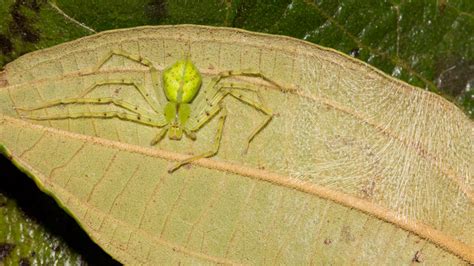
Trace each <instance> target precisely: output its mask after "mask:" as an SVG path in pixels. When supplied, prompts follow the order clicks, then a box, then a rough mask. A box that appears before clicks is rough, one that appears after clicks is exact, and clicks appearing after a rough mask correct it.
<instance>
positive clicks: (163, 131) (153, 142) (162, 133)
mask: <svg viewBox="0 0 474 266" xmlns="http://www.w3.org/2000/svg"><path fill="white" fill-rule="evenodd" d="M169 128H170V127H169V125H166V126H165V127H163V128H162V129H161V130H160V132H159V133H158V134H157V135H156V137H154V138H153V139H152V140H151V143H150V145H151V146H155V145H156V144H158V143H159V142H160V141H161V140H162V139H163V138H164V137H165V135H166V132H168V129H169Z"/></svg>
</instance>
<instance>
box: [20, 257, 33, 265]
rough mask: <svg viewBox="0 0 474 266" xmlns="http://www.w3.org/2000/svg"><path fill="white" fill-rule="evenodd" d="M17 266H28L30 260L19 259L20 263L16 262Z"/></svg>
mask: <svg viewBox="0 0 474 266" xmlns="http://www.w3.org/2000/svg"><path fill="white" fill-rule="evenodd" d="M18 265H19V266H30V265H31V263H30V260H28V258H21V259H20V261H19V262H18Z"/></svg>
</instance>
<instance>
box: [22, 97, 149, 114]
mask: <svg viewBox="0 0 474 266" xmlns="http://www.w3.org/2000/svg"><path fill="white" fill-rule="evenodd" d="M66 104H113V105H115V106H117V107H121V108H123V109H126V110H129V111H131V112H133V113H136V114H146V115H151V116H153V115H154V114H150V113H149V112H148V111H147V110H145V109H144V108H142V107H140V106H138V105H134V104H131V103H128V102H126V101H123V100H121V99H117V98H110V97H104V98H67V99H59V100H54V101H50V102H46V103H43V104H41V105H38V106H35V107H29V108H24V107H17V108H16V109H17V110H20V111H28V112H30V111H35V110H40V109H46V108H50V107H54V106H58V105H66Z"/></svg>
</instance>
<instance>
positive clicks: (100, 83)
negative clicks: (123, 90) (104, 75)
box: [77, 79, 161, 113]
mask: <svg viewBox="0 0 474 266" xmlns="http://www.w3.org/2000/svg"><path fill="white" fill-rule="evenodd" d="M105 85H128V86H132V87H134V88H135V89H136V90H137V91H138V92H139V93H140V95H141V96H142V97H143V98H144V99H145V101H146V102H147V103H148V104H149V105H150V107H151V108H152V109H153V111H155V112H156V113H161V110H160V109H158V107H157V105H156V104H155V103H154V102H153V99H152V98H151V96H150V94H148V93H147V92H146V91H145V88H144V87H143V86H142V85H141V84H139V83H136V82H134V81H132V80H127V79H111V80H107V81H98V82H95V83H93V84H92V85H91V86H90V87H88V88H87V89H86V90H85V91H84V92H82V93H81V94H79V95H78V97H77V98H83V97H85V96H86V95H87V94H89V93H91V92H92V91H93V90H95V89H97V88H98V87H101V86H105Z"/></svg>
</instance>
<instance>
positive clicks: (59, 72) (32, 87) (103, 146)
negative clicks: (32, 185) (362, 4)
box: [0, 26, 474, 264]
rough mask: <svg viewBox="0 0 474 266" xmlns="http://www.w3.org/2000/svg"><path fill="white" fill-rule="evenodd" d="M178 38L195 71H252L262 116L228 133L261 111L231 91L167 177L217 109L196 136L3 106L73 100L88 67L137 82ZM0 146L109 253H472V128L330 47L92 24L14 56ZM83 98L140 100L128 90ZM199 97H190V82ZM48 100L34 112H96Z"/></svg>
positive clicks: (165, 59)
mask: <svg viewBox="0 0 474 266" xmlns="http://www.w3.org/2000/svg"><path fill="white" fill-rule="evenodd" d="M117 48H120V49H122V50H125V51H127V52H129V53H132V54H136V55H141V56H142V57H144V58H148V59H149V60H150V61H151V62H153V64H154V65H155V66H156V67H157V68H158V70H159V71H160V72H161V71H162V70H163V69H164V68H165V67H167V66H169V65H171V64H172V63H173V62H174V61H175V60H177V59H179V58H182V57H183V55H184V54H185V53H186V51H188V52H189V54H190V56H191V59H192V60H193V61H194V62H195V63H196V65H197V67H198V68H199V69H200V71H201V72H202V74H203V78H204V85H206V84H207V83H209V80H210V78H212V77H213V76H215V75H216V74H217V73H218V72H220V71H223V70H241V69H248V68H251V69H254V70H257V71H259V72H260V73H262V74H264V75H267V76H269V77H270V78H271V79H273V80H275V81H276V82H277V83H279V84H281V86H282V88H277V87H275V86H273V85H270V84H269V83H266V82H264V81H263V80H259V79H248V78H247V79H241V81H243V82H247V83H251V84H254V86H255V88H258V90H259V91H261V94H262V98H263V99H262V100H263V101H264V102H265V103H266V104H267V105H268V106H269V108H270V109H271V110H272V111H273V112H274V113H275V117H274V119H273V120H272V121H271V122H270V123H269V124H268V126H267V127H266V128H264V129H263V130H262V132H261V133H260V134H259V135H257V137H256V138H255V140H254V141H253V142H252V143H251V145H250V149H249V151H248V153H247V154H243V153H242V152H243V147H244V146H245V140H246V137H247V136H248V134H250V132H251V130H252V128H254V127H255V126H257V125H258V124H259V123H261V121H262V119H263V118H264V117H263V115H262V114H260V113H259V112H258V111H256V110H255V109H253V108H252V107H250V106H247V105H243V104H242V103H240V102H239V101H237V100H235V99H231V98H228V99H226V100H225V101H224V104H225V106H226V107H227V109H228V111H229V115H228V118H227V123H226V125H225V128H224V135H223V139H222V143H221V148H220V150H219V152H218V154H217V156H215V157H212V158H209V159H202V160H199V161H197V162H195V163H193V164H192V165H190V166H188V167H184V168H181V169H179V170H177V171H176V172H174V173H172V174H169V173H168V172H167V170H168V168H169V167H170V166H171V165H172V164H173V163H175V162H176V161H178V160H182V159H184V158H187V157H188V156H189V155H190V154H198V153H201V152H203V151H207V150H209V149H210V146H211V144H212V140H213V139H214V135H215V131H216V125H217V119H214V120H213V121H211V122H210V123H209V124H208V125H206V126H205V127H204V128H203V129H202V130H200V131H198V134H197V137H198V139H197V140H196V141H195V142H192V141H190V140H187V139H183V140H181V141H172V140H168V139H165V140H164V141H163V142H162V143H160V144H159V145H158V146H157V147H152V146H150V145H149V144H150V141H151V139H153V138H154V136H155V135H156V134H157V133H158V129H156V128H151V127H147V126H142V125H138V124H136V123H131V122H126V121H120V120H117V119H68V120H55V121H44V122H35V121H31V120H28V119H22V118H21V117H20V114H23V115H24V114H25V113H24V112H21V111H20V110H17V109H15V108H14V107H28V106H36V105H38V104H42V103H45V102H47V101H50V100H57V99H65V98H71V97H76V96H77V95H78V94H80V93H81V92H82V91H84V90H85V89H86V88H87V87H89V86H90V85H91V84H93V83H94V82H96V81H103V80H107V79H119V78H120V79H126V80H137V81H140V82H143V84H144V86H145V88H146V89H147V91H148V93H149V94H151V95H153V96H152V97H154V98H157V99H158V100H159V99H161V100H164V96H163V92H162V91H158V92H156V91H152V89H151V88H152V86H151V77H150V75H149V72H148V71H147V69H146V68H144V67H143V66H141V65H139V64H136V63H133V62H131V61H129V60H124V59H123V58H113V59H112V60H110V61H109V62H108V63H107V64H106V65H105V67H104V68H102V69H101V70H99V71H95V70H93V67H94V65H96V64H97V62H98V61H99V60H100V59H101V58H103V57H104V56H105V55H106V54H107V53H109V52H110V51H111V50H112V49H117ZM0 84H2V85H0V111H1V115H0V143H1V144H2V145H3V146H4V151H3V152H4V153H5V154H7V156H9V157H10V158H11V159H12V160H13V161H14V162H15V163H16V164H17V165H18V166H19V167H20V168H21V169H23V170H24V171H25V172H27V173H29V175H30V176H31V177H32V178H33V179H34V180H35V181H36V182H37V184H38V186H39V187H40V188H42V189H43V190H44V191H46V192H47V193H49V194H51V195H52V196H53V197H54V198H55V199H56V200H57V201H58V202H59V204H61V205H62V206H64V208H65V209H66V210H67V211H68V212H70V213H71V215H72V216H73V217H75V219H76V220H77V221H78V222H79V224H81V226H82V227H83V228H84V230H85V231H86V232H87V233H88V234H89V235H90V236H91V238H92V239H94V240H95V241H96V242H97V243H98V244H99V245H100V246H101V247H102V248H103V249H104V250H106V251H107V252H108V253H110V254H111V255H112V256H113V257H115V258H116V259H118V260H119V261H121V262H123V263H126V264H138V263H149V264H158V263H165V262H166V263H170V262H176V263H178V262H181V263H199V262H202V263H207V262H211V263H212V262H213V263H252V264H262V263H267V264H275V263H279V264H309V263H325V262H329V263H334V264H348V263H356V264H357V263H361V262H373V263H375V262H376V263H378V264H400V263H404V264H406V263H410V262H411V261H413V260H415V261H419V260H423V261H425V262H426V263H428V264H434V263H437V264H458V263H462V262H463V261H467V262H470V263H473V262H474V255H473V254H474V248H473V245H474V236H473V234H472V232H473V231H474V222H473V220H474V219H472V217H473V203H472V201H473V194H472V178H471V177H472V176H473V173H474V166H473V165H474V159H473V156H472V155H473V152H474V150H473V147H474V138H473V124H472V122H471V121H470V120H469V119H468V118H467V117H466V116H465V115H464V114H463V112H462V111H460V110H459V109H458V108H457V107H455V106H454V105H453V104H451V103H449V102H447V101H446V100H444V99H442V98H441V97H439V96H437V95H435V94H432V93H430V92H427V91H424V90H422V89H419V88H415V87H412V86H410V85H408V84H406V83H403V82H400V81H397V80H394V79H393V78H390V77H388V76H387V75H385V74H383V73H381V72H380V71H377V70H375V69H374V68H372V67H369V66H368V65H366V64H365V63H363V62H360V61H357V60H355V59H352V58H349V57H347V56H344V55H342V54H340V53H338V52H336V51H334V50H329V49H326V48H322V47H319V46H315V45H312V44H309V43H306V42H303V41H298V40H295V39H291V38H287V37H278V36H270V35H263V34H255V33H249V32H246V31H241V30H235V29H225V28H211V27H197V26H168V27H142V28H135V29H128V30H118V31H111V32H105V33H101V34H97V35H93V36H90V37H86V38H83V39H80V40H77V41H74V42H71V43H66V44H63V45H60V46H56V47H53V48H51V49H46V50H42V51H38V52H35V53H32V54H29V55H26V56H23V57H21V58H19V59H17V60H16V61H14V62H13V63H10V64H9V65H7V66H6V68H5V72H4V73H3V74H2V75H1V77H0ZM94 95H95V96H99V95H100V96H104V97H106V96H107V97H118V98H121V99H124V100H127V101H129V102H132V103H134V104H136V105H139V106H140V107H143V108H147V109H149V110H151V108H150V107H149V106H148V105H147V103H146V102H145V101H144V100H143V98H142V97H140V95H139V94H138V93H137V91H136V90H134V89H132V88H130V87H127V86H116V85H110V86H106V87H102V88H100V89H99V90H96V91H94ZM198 98H199V95H198ZM113 108H114V107H112V106H103V105H101V106H99V105H75V106H59V107H54V108H49V109H47V110H38V111H35V114H36V115H57V114H67V113H68V112H75V111H82V112H86V111H91V110H92V111H94V110H109V109H113Z"/></svg>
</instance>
